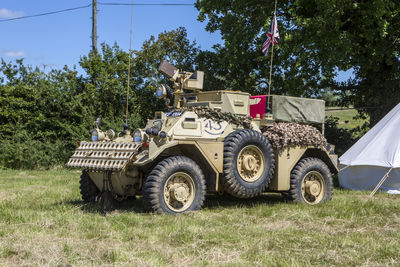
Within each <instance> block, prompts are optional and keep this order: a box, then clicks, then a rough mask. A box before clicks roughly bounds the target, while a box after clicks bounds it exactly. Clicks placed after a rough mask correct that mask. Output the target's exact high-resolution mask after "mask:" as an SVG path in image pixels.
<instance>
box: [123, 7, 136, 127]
mask: <svg viewBox="0 0 400 267" xmlns="http://www.w3.org/2000/svg"><path fill="white" fill-rule="evenodd" d="M133 1H134V0H132V12H131V32H130V36H129V55H128V82H127V86H126V115H125V124H128V107H129V81H130V76H131V75H130V74H131V54H132V51H131V50H132V49H131V47H132V25H133Z"/></svg>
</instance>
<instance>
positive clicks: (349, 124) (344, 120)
mask: <svg viewBox="0 0 400 267" xmlns="http://www.w3.org/2000/svg"><path fill="white" fill-rule="evenodd" d="M325 116H327V117H328V116H333V117H338V118H339V122H338V123H339V127H341V128H345V129H348V130H351V129H353V128H355V127H357V126H362V125H363V124H364V123H365V122H366V121H367V120H364V119H359V118H357V119H355V117H356V116H357V110H355V109H340V108H339V107H332V108H328V109H327V110H325Z"/></svg>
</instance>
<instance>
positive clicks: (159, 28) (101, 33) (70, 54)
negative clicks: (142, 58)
mask: <svg viewBox="0 0 400 267" xmlns="http://www.w3.org/2000/svg"><path fill="white" fill-rule="evenodd" d="M99 2H101V1H99ZM103 2H115V3H132V1H131V0H117V1H112V0H108V1H107V0H104V1H103ZM194 2H195V0H135V1H134V3H185V4H193V3H194ZM90 3H91V0H69V1H58V0H56V1H55V0H53V1H50V0H36V1H32V0H2V1H1V3H0V20H1V19H8V18H13V17H19V16H24V15H25V16H29V15H35V14H40V13H46V12H51V11H57V10H61V9H66V8H72V7H78V6H84V5H88V4H90ZM98 10H99V11H98V28H97V33H98V34H97V35H98V44H100V43H102V42H106V43H108V44H114V42H117V43H118V45H119V46H120V47H121V48H122V49H124V50H128V49H129V32H130V21H131V7H130V6H104V5H98ZM197 15H198V11H197V9H196V8H195V7H194V6H134V7H133V39H132V49H140V47H141V44H142V43H143V41H145V40H147V39H149V37H150V36H151V35H155V36H157V35H158V34H159V33H160V32H163V31H169V30H172V29H176V28H178V27H180V26H183V27H185V28H186V29H187V32H188V37H189V39H190V40H194V41H196V43H197V44H198V45H200V47H201V48H202V49H211V47H212V45H214V44H216V43H218V42H221V38H220V35H219V34H218V33H209V32H207V31H206V30H205V23H201V22H199V21H197ZM91 16H92V8H91V7H89V8H84V9H79V10H74V11H69V12H65V13H59V14H54V15H48V16H42V17H34V18H27V19H20V20H13V21H6V22H1V23H0V31H1V32H2V34H1V36H2V37H1V39H0V57H2V58H3V59H4V60H6V61H11V60H14V59H16V58H20V57H24V58H25V62H26V63H28V64H31V65H33V66H40V67H41V68H42V69H43V66H44V65H46V69H47V70H48V69H50V68H61V67H63V66H64V65H65V64H66V65H68V66H69V67H72V66H73V65H78V61H79V57H80V56H82V55H86V54H87V53H88V52H89V51H90V48H91V39H90V36H91V32H92V28H91V27H92V26H91V25H92V24H91Z"/></svg>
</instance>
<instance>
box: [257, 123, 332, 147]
mask: <svg viewBox="0 0 400 267" xmlns="http://www.w3.org/2000/svg"><path fill="white" fill-rule="evenodd" d="M263 134H264V135H265V136H266V137H267V138H268V140H269V141H270V143H271V145H272V147H273V148H274V149H281V148H285V147H288V146H316V147H319V148H323V147H326V145H327V141H326V139H325V137H324V136H323V135H322V133H321V132H320V131H318V130H317V129H316V128H315V127H313V126H310V125H303V124H298V123H294V122H279V123H274V124H273V125H272V126H270V127H267V128H265V131H264V132H263Z"/></svg>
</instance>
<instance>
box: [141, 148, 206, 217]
mask: <svg viewBox="0 0 400 267" xmlns="http://www.w3.org/2000/svg"><path fill="white" fill-rule="evenodd" d="M205 191H206V184H205V179H204V174H203V172H202V171H201V169H200V167H199V166H198V165H197V164H196V163H195V162H194V161H193V160H191V159H190V158H187V157H183V156H174V157H169V158H167V159H165V160H163V161H161V162H159V163H158V164H157V165H156V166H155V167H154V169H153V170H152V171H151V172H150V174H149V176H148V177H147V179H146V181H145V182H144V184H143V202H144V205H145V207H146V208H147V209H148V210H151V211H155V212H158V213H169V214H177V213H182V212H187V211H193V210H197V209H200V208H201V206H202V205H203V202H204V197H205Z"/></svg>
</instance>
